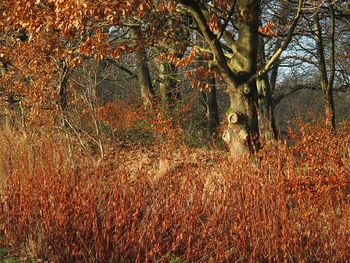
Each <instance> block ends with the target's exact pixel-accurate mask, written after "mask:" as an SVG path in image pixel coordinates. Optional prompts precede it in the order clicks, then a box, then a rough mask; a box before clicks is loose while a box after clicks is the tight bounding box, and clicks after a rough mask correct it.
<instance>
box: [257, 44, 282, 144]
mask: <svg viewBox="0 0 350 263" xmlns="http://www.w3.org/2000/svg"><path fill="white" fill-rule="evenodd" d="M264 45H265V44H264V40H263V39H262V38H260V41H259V56H258V57H259V67H262V66H263V65H264V64H265V46H264ZM256 85H257V90H258V104H259V128H260V137H261V138H262V139H263V140H264V141H266V142H268V141H272V140H276V139H277V129H276V123H275V118H274V112H273V110H274V106H273V100H272V91H271V86H270V82H269V76H268V73H267V72H266V73H265V74H263V75H262V76H261V77H259V78H257V80H256Z"/></svg>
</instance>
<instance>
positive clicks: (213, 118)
mask: <svg viewBox="0 0 350 263" xmlns="http://www.w3.org/2000/svg"><path fill="white" fill-rule="evenodd" d="M208 84H210V85H211V89H210V90H205V91H202V97H203V100H204V108H205V115H206V122H207V131H208V137H209V138H213V139H214V138H215V137H216V135H217V130H218V127H219V123H220V122H219V110H218V103H217V98H216V87H215V79H214V78H210V79H208Z"/></svg>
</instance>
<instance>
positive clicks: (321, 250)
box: [0, 125, 350, 262]
mask: <svg viewBox="0 0 350 263" xmlns="http://www.w3.org/2000/svg"><path fill="white" fill-rule="evenodd" d="M291 136H292V144H291V145H290V146H288V147H287V146H286V145H283V144H281V145H279V146H266V147H265V148H264V149H263V150H262V151H261V152H260V153H259V154H258V155H257V156H256V157H254V161H252V160H251V159H248V158H247V159H242V160H241V161H240V162H235V163H233V162H231V161H230V160H228V159H227V157H226V155H225V154H223V153H222V152H214V151H212V152H211V151H204V150H194V149H189V148H186V147H184V146H179V145H173V144H169V145H166V146H152V147H153V148H133V149H124V150H118V151H116V152H115V153H114V154H109V157H107V158H106V160H104V161H100V162H93V161H92V158H93V157H89V156H85V157H79V158H76V160H75V165H76V167H75V169H72V168H71V160H69V159H68V156H69V155H68V154H67V149H66V145H65V144H64V143H62V141H60V140H59V139H57V140H55V139H52V138H54V137H53V136H47V137H44V138H43V136H37V135H28V134H27V135H26V136H24V135H20V134H18V133H15V132H9V131H8V132H2V133H1V135H0V137H1V147H0V151H1V155H0V156H1V157H0V182H1V192H0V194H1V199H0V200H1V203H0V208H1V210H2V213H1V218H0V226H1V230H0V231H1V232H2V233H3V235H4V237H5V239H6V242H7V244H9V245H12V246H15V247H18V248H20V247H22V248H23V249H25V250H26V252H27V253H28V254H30V253H31V254H33V255H34V256H35V257H39V258H42V259H50V260H53V261H57V262H135V261H136V262H169V261H171V260H172V259H174V258H178V259H181V260H183V261H185V260H187V261H189V262H208V261H209V262H236V261H241V262H247V261H251V262H257V261H266V262H270V261H276V262H280V261H287V262H317V261H346V260H347V259H349V258H350V243H349V242H348V240H350V202H349V201H350V199H349V198H350V177H349V175H350V160H349V159H350V158H349V152H348V147H349V142H350V133H349V126H347V127H345V125H344V127H342V128H341V129H340V131H339V132H338V133H337V134H336V135H335V134H329V133H328V132H327V131H326V130H325V129H324V128H322V127H320V126H313V125H303V126H300V127H299V128H298V129H297V130H296V131H295V132H294V133H292V134H291ZM39 138H40V139H41V140H39Z"/></svg>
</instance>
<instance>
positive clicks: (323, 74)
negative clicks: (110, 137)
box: [313, 1, 335, 130]
mask: <svg viewBox="0 0 350 263" xmlns="http://www.w3.org/2000/svg"><path fill="white" fill-rule="evenodd" d="M314 4H315V6H317V1H314ZM329 13H330V18H331V23H330V49H331V50H330V51H331V52H330V61H331V62H330V70H329V71H330V73H329V74H330V75H329V77H328V74H327V68H326V59H325V52H324V44H323V36H322V29H321V26H320V21H319V13H318V12H315V13H314V15H313V24H314V39H315V42H316V47H317V58H318V65H319V70H320V85H321V89H322V92H323V100H324V107H325V120H326V125H327V126H328V127H330V129H331V130H334V129H335V108H334V98H333V84H334V75H335V47H334V33H335V16H334V10H333V3H331V2H330V3H329Z"/></svg>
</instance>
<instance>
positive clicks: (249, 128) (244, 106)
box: [179, 0, 303, 157]
mask: <svg viewBox="0 0 350 263" xmlns="http://www.w3.org/2000/svg"><path fill="white" fill-rule="evenodd" d="M179 2H180V3H181V4H182V5H183V6H184V7H185V8H186V10H187V11H188V12H189V13H190V14H191V15H192V17H193V19H194V20H195V21H196V24H197V28H198V31H200V33H201V34H202V36H203V38H204V39H205V41H206V42H207V44H208V45H209V48H210V52H211V53H212V55H213V58H214V59H213V60H212V61H211V63H210V65H209V66H210V67H212V68H215V69H216V71H217V72H218V74H219V75H220V77H221V78H222V79H223V80H224V81H225V83H226V84H227V90H228V93H229V96H230V100H231V106H230V109H229V111H228V112H227V119H228V128H227V130H226V131H225V133H224V135H223V138H224V140H225V141H226V142H227V144H228V145H229V149H230V152H231V154H232V155H233V156H234V157H238V156H241V155H242V154H243V153H244V152H246V151H247V149H248V150H250V151H252V150H254V148H255V147H256V145H257V140H258V137H259V127H258V118H257V109H256V106H257V97H258V92H257V87H256V79H257V78H260V77H262V76H263V75H264V74H266V72H268V71H269V70H270V68H271V66H272V65H273V63H274V62H275V61H276V60H277V59H278V57H279V56H280V55H281V53H282V52H283V50H284V49H285V48H286V47H287V46H288V44H289V42H290V40H291V38H292V34H293V31H294V29H295V27H296V24H297V22H298V20H299V18H300V14H301V9H302V5H303V1H299V4H298V7H297V14H296V16H295V18H294V20H293V21H292V25H291V27H290V31H289V32H288V34H287V36H286V39H285V41H284V42H283V44H282V45H281V47H280V48H279V49H278V50H277V51H276V53H275V54H274V55H273V56H272V57H271V59H270V60H269V61H268V62H267V63H266V64H265V65H264V66H263V67H262V68H261V69H260V70H258V68H257V57H258V42H259V20H258V18H259V15H260V3H259V2H258V1H236V2H233V4H232V5H231V6H228V4H227V2H226V1H214V2H213V4H211V3H207V2H206V1H188V0H181V1H179ZM233 15H235V16H234V19H232V18H233ZM230 23H231V25H232V27H233V28H235V29H236V31H237V33H238V35H239V36H238V38H237V39H235V38H234V36H233V34H232V32H230V30H229V24H230ZM221 39H223V41H224V42H225V44H226V47H228V49H229V53H227V52H225V51H226V49H225V47H224V44H223V41H222V40H221Z"/></svg>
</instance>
